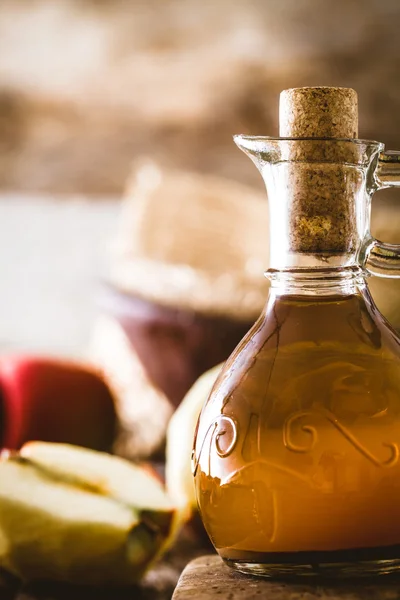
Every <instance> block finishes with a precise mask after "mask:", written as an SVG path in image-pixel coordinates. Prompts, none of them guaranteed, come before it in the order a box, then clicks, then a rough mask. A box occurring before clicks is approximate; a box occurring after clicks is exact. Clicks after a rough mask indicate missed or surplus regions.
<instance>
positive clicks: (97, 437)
mask: <svg viewBox="0 0 400 600" xmlns="http://www.w3.org/2000/svg"><path fill="white" fill-rule="evenodd" d="M115 426H116V416H115V409H114V401H113V397H112V394H111V392H110V390H109V388H108V386H107V384H106V382H105V381H104V379H103V377H102V376H101V374H100V373H99V372H97V371H95V370H94V369H92V368H91V367H87V366H86V365H82V364H79V363H76V362H71V361H65V360H57V359H49V358H42V357H35V356H11V357H2V358H1V359H0V447H3V448H11V449H16V448H20V447H21V446H22V445H23V444H24V443H25V442H27V441H29V440H42V441H52V442H65V443H70V444H76V445H79V446H85V447H88V448H93V449H95V450H109V449H110V448H111V445H112V442H113V439H114V433H115Z"/></svg>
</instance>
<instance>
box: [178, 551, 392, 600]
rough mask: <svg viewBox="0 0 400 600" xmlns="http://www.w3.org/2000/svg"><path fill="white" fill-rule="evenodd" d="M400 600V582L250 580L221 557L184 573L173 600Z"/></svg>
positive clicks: (205, 559)
mask: <svg viewBox="0 0 400 600" xmlns="http://www.w3.org/2000/svg"><path fill="white" fill-rule="evenodd" d="M213 599H215V600H217V599H218V600H398V599H400V578H399V577H396V578H393V577H392V576H391V577H388V576H386V577H382V578H380V579H379V580H376V579H375V580H370V579H365V580H363V581H360V580H358V581H356V582H354V581H353V582H344V581H342V582H338V583H335V582H334V583H329V584H328V583H326V584H325V583H321V582H320V581H319V582H316V581H315V582H314V583H313V582H312V581H310V580H307V581H306V582H304V583H303V582H300V583H283V582H276V581H269V580H268V579H263V578H258V577H248V576H246V575H241V574H240V573H236V572H234V571H233V570H232V569H230V568H229V567H227V566H226V565H224V563H223V562H222V560H221V559H220V558H219V557H218V556H212V555H210V556H202V557H200V558H196V559H195V560H193V561H192V562H190V563H189V564H188V565H187V567H186V568H185V570H184V571H183V573H182V575H181V577H180V579H179V582H178V585H177V587H176V589H175V592H174V595H173V597H172V600H213Z"/></svg>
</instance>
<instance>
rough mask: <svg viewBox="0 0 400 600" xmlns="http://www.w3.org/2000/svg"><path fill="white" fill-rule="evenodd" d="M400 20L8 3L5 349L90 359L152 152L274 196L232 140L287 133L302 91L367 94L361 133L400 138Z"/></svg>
mask: <svg viewBox="0 0 400 600" xmlns="http://www.w3.org/2000/svg"><path fill="white" fill-rule="evenodd" d="M399 27H400V4H399V2H398V0H336V1H335V2H320V1H318V0H301V1H300V2H299V1H297V0H280V2H276V1H274V0H236V1H235V2H234V3H232V2H228V1H227V0H214V1H212V2H211V1H206V2H198V1H195V0H186V1H185V2H179V1H177V0H148V1H145V0H142V1H141V0H2V1H1V3H0V281H1V294H0V352H6V351H10V350H20V349H28V350H39V351H42V352H53V353H57V354H66V355H72V356H78V355H82V354H84V353H85V351H86V348H87V345H88V344H89V343H90V337H91V331H92V326H93V322H94V319H95V298H96V295H97V286H98V282H99V281H100V280H101V278H102V277H103V276H104V274H105V273H106V269H107V260H108V250H107V248H108V247H109V244H110V240H112V239H113V238H115V236H116V235H117V233H116V232H117V230H118V226H117V223H118V219H119V211H120V201H121V197H122V195H123V194H124V191H125V190H126V185H127V181H128V179H129V178H130V177H131V174H132V168H133V166H132V165H134V164H135V161H137V160H138V159H141V157H143V156H145V157H147V158H150V159H151V160H153V161H155V162H156V164H157V165H158V166H159V168H161V169H163V170H164V172H167V173H168V171H169V170H170V169H179V170H183V171H185V170H188V171H190V172H195V173H198V174H200V175H201V174H213V175H216V176H219V177H223V178H225V179H227V180H232V181H237V182H240V183H242V184H245V185H246V186H248V188H249V189H250V188H252V189H254V191H255V192H256V193H262V189H263V188H262V182H261V179H260V177H259V176H258V174H257V172H256V169H255V168H254V166H253V165H252V164H251V162H250V161H249V160H247V159H245V157H244V156H243V155H242V154H241V153H240V152H239V151H238V150H237V149H236V147H235V145H234V144H233V143H232V134H234V133H238V132H241V133H252V134H266V135H276V134H277V124H278V122H277V118H278V95H279V92H280V91H281V90H282V89H284V88H287V87H296V86H303V85H339V86H351V87H353V88H355V89H356V90H357V92H358V94H359V105H360V135H361V137H365V138H372V139H377V140H381V141H383V142H385V143H386V144H387V147H388V148H392V149H396V148H397V149H398V148H400V133H399V132H400V110H399V106H400V83H399V81H400V80H399V69H400V55H399V53H398V47H397V46H398V32H399ZM172 195H173V193H172ZM170 200H171V196H169V197H165V198H164V199H163V201H164V202H169V201H170ZM396 201H397V202H398V198H397V200H396V194H394V195H392V194H389V193H386V194H383V195H382V194H379V195H378V196H377V198H376V199H375V201H374V233H375V234H376V233H377V232H378V233H379V234H381V237H384V236H385V240H387V241H400V237H399V236H397V238H396V223H398V221H399V217H398V216H397V214H398V213H397V212H395V211H396V210H397V209H396V208H395V203H396ZM386 209H387V211H389V212H386V213H385V212H384V211H385V210H386ZM399 210H400V209H399ZM390 211H392V212H390ZM392 214H393V215H394V214H396V217H395V219H394V218H393V216H390V215H392ZM399 214H400V213H399ZM154 226H155V227H157V223H156V221H155V225H154ZM128 235H129V234H128ZM260 276H261V273H260ZM383 285H384V289H385V294H389V295H392V296H393V295H395V296H396V297H397V294H398V290H399V288H398V287H397V288H396V284H394V283H385V284H383ZM385 286H386V287H385Z"/></svg>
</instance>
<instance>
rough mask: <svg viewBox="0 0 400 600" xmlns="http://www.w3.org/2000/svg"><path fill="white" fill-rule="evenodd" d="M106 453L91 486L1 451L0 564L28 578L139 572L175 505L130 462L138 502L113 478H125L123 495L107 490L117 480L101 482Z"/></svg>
mask: <svg viewBox="0 0 400 600" xmlns="http://www.w3.org/2000/svg"><path fill="white" fill-rule="evenodd" d="M64 449H65V451H67V450H68V447H67V448H65V447H64ZM73 450H74V448H72V454H74V456H77V454H75V453H74V452H73ZM80 452H81V449H78V450H77V453H80ZM90 454H91V453H90ZM100 457H103V455H102V454H100ZM107 458H108V457H107V455H106V456H105V467H104V466H103V461H102V460H99V461H98V462H97V467H98V470H99V471H98V474H97V483H96V485H97V484H99V485H98V487H96V485H93V478H92V480H91V481H86V480H85V478H84V477H83V476H77V477H74V474H73V473H72V472H71V474H68V473H67V472H66V471H67V469H66V468H64V473H63V471H61V472H59V471H58V470H57V468H56V466H54V467H50V466H47V465H44V464H43V465H42V464H39V462H35V461H32V460H30V459H29V458H25V457H21V456H18V455H10V456H9V457H7V456H5V457H4V458H2V460H1V461H0V570H1V569H4V570H6V571H9V572H10V573H12V574H13V575H15V576H17V577H19V578H21V579H23V580H28V581H32V580H56V581H65V582H70V583H78V584H93V585H108V584H118V585H128V584H132V583H135V582H137V581H138V579H140V577H141V576H142V575H143V573H144V572H145V570H146V569H147V568H148V566H149V565H150V564H151V562H152V561H154V560H155V558H156V557H157V556H158V555H159V554H160V552H161V551H162V549H163V547H164V546H165V541H166V539H167V537H168V535H169V533H170V530H171V526H172V521H173V515H174V509H173V507H172V506H171V503H170V501H169V500H168V498H167V496H166V494H165V493H164V492H163V489H162V486H161V484H160V483H159V482H158V481H157V479H156V478H155V477H153V476H152V475H150V474H148V473H146V471H144V470H142V469H141V468H140V467H137V466H134V465H130V464H129V463H128V464H127V466H128V467H133V469H132V470H131V471H130V478H132V477H133V479H135V477H136V478H137V481H138V485H139V486H141V489H140V490H139V489H138V498H139V502H138V505H137V506H135V498H134V491H133V487H134V484H132V485H131V486H130V482H129V480H128V481H121V483H120V487H121V488H123V487H124V484H126V485H127V486H128V487H129V486H130V489H131V495H130V499H129V502H126V501H125V499H124V498H122V497H121V496H119V495H118V494H117V495H114V494H113V491H112V490H113V489H115V487H118V486H117V483H116V479H113V482H112V484H111V485H110V486H109V487H107V482H108V465H109V462H108V461H107ZM111 458H112V457H111ZM81 460H82V462H88V460H87V457H83V456H82V455H81ZM116 460H117V461H118V460H120V459H116ZM122 462H124V461H122ZM91 468H93V465H92V467H91ZM122 471H123V469H122V468H121V473H122ZM101 473H103V478H101ZM125 474H128V470H126V471H125ZM100 486H101V487H100ZM146 488H148V490H149V494H148V497H149V502H148V503H146V502H145V499H146V495H147V492H146ZM103 490H104V492H105V493H102V491H103ZM152 494H153V501H152ZM141 504H143V506H142V505H141Z"/></svg>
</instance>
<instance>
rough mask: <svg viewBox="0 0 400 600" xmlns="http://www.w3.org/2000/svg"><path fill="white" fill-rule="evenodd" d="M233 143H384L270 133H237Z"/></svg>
mask: <svg viewBox="0 0 400 600" xmlns="http://www.w3.org/2000/svg"><path fill="white" fill-rule="evenodd" d="M233 140H234V142H235V143H238V142H239V143H240V142H242V141H249V142H263V141H265V142H330V143H333V142H341V143H343V142H348V143H352V144H356V145H358V146H376V147H377V149H379V150H383V149H384V147H385V144H383V143H382V142H378V141H377V140H369V139H364V138H332V137H276V136H270V135H247V134H241V133H237V134H235V135H234V136H233Z"/></svg>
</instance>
